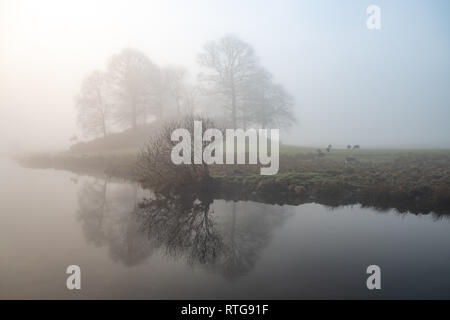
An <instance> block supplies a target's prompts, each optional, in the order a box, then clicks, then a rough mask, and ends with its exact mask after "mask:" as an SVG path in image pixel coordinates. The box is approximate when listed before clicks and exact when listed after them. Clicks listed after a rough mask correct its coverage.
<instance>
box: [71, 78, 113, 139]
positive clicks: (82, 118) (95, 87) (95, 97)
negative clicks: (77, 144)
mask: <svg viewBox="0 0 450 320" xmlns="http://www.w3.org/2000/svg"><path fill="white" fill-rule="evenodd" d="M75 105H76V108H77V110H78V119H77V121H78V125H79V126H80V127H81V129H82V131H83V133H84V134H85V135H94V136H97V135H99V134H102V135H103V136H106V135H107V132H108V130H107V125H108V122H109V120H110V115H111V114H110V112H111V110H110V109H111V106H110V102H109V100H108V87H107V82H106V77H105V74H104V73H103V72H101V71H93V72H92V73H90V74H89V75H88V76H87V77H86V78H85V79H84V80H83V82H82V84H81V90H80V93H79V94H78V95H77V96H76V97H75Z"/></svg>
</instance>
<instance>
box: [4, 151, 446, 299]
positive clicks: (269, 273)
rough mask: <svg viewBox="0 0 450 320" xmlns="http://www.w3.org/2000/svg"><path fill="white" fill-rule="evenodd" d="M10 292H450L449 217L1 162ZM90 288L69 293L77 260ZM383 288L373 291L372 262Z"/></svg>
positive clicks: (161, 295)
mask: <svg viewBox="0 0 450 320" xmlns="http://www.w3.org/2000/svg"><path fill="white" fill-rule="evenodd" d="M0 177H1V180H0V191H1V193H0V298H2V299H22V298H26V299H28V298H43V299H46V298H57V299H81V298H83V299H90V298H133V299H141V298H143V299H153V298H155V299H196V298H199V299H221V298H233V299H240V298H242V299H260V298H261V299H266V298H267V299H281V298H287V299H299V298H374V299H376V298H450V221H449V219H447V218H445V217H444V218H442V217H437V216H435V215H419V216H416V215H412V214H398V213H396V212H395V211H394V210H392V211H387V212H377V211H375V210H373V209H368V208H361V207H359V206H346V207H339V208H334V209H331V208H328V207H325V206H322V205H319V204H305V205H300V206H275V205H266V204H260V203H255V202H230V201H224V200H214V201H211V202H201V201H198V200H196V201H192V202H189V201H188V202H187V203H186V202H185V201H184V202H180V201H178V200H173V201H167V202H164V201H163V202H158V203H157V205H150V206H145V207H144V208H142V207H141V206H139V203H141V202H142V199H143V198H149V197H152V194H151V193H150V192H149V191H146V190H142V189H140V188H139V187H138V186H137V185H135V184H132V183H128V182H123V181H122V182H121V181H115V180H113V179H102V178H94V177H87V176H77V175H75V174H73V173H69V172H63V171H55V170H40V169H39V170H38V169H24V168H21V167H19V166H18V165H16V164H15V163H13V162H12V161H9V160H5V159H0ZM71 264H77V265H79V266H80V267H81V272H82V284H81V285H82V289H81V290H79V291H76V290H75V291H69V290H67V289H66V285H65V283H66V278H67V274H66V273H65V270H66V268H67V266H68V265H71ZM371 264H376V265H379V266H380V267H381V270H382V289H381V290H380V291H377V292H374V291H369V290H367V288H366V278H367V274H366V273H365V271H366V268H367V266H368V265H371Z"/></svg>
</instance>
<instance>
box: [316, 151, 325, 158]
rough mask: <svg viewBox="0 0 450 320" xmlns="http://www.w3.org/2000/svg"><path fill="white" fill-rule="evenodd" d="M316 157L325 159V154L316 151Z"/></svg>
mask: <svg viewBox="0 0 450 320" xmlns="http://www.w3.org/2000/svg"><path fill="white" fill-rule="evenodd" d="M317 156H318V157H319V158H321V157H325V153H323V152H322V150H320V149H317Z"/></svg>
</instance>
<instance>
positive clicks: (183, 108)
mask: <svg viewBox="0 0 450 320" xmlns="http://www.w3.org/2000/svg"><path fill="white" fill-rule="evenodd" d="M198 63H199V65H200V66H201V67H202V73H200V74H199V76H198V83H196V84H194V83H192V82H189V81H188V78H189V77H188V72H187V70H186V69H185V68H183V67H179V66H169V67H164V68H160V67H159V66H157V65H156V64H154V63H153V62H152V61H151V60H150V59H149V58H148V57H147V56H146V55H145V54H144V53H143V52H140V51H138V50H134V49H125V50H123V51H122V52H120V53H119V54H116V55H113V56H112V57H111V59H110V61H109V64H108V67H107V70H106V71H98V70H96V71H93V72H91V73H90V74H89V75H88V76H87V77H86V78H85V79H84V80H83V82H82V85H81V89H80V92H79V94H78V95H77V96H76V107H77V110H78V124H79V126H80V128H81V130H82V131H83V133H84V134H86V135H91V136H99V135H107V134H108V133H109V132H111V131H112V130H113V128H133V129H135V128H137V127H138V126H139V125H141V124H143V123H146V122H148V121H149V120H150V119H162V118H163V117H165V116H173V115H176V116H177V117H180V116H182V115H186V114H188V115H194V113H195V112H196V111H198V110H196V109H198V100H199V97H200V96H201V97H203V98H204V100H206V101H208V104H210V106H208V107H207V109H211V110H212V109H214V110H218V109H219V110H222V113H221V114H220V116H219V118H220V117H223V120H224V123H226V124H227V125H229V126H232V127H233V128H238V127H242V128H246V127H248V126H249V125H254V126H258V127H262V128H267V127H278V128H279V127H283V128H286V127H289V126H290V125H292V124H293V123H295V116H294V114H293V112H292V107H293V105H294V100H293V98H292V97H291V96H290V95H289V94H287V93H286V91H285V90H284V89H283V87H282V86H281V85H278V84H275V83H274V81H273V79H272V76H271V75H270V74H269V72H267V71H266V70H265V69H264V68H263V67H262V66H261V65H260V64H259V61H258V58H257V56H256V54H255V52H254V50H253V48H252V47H251V46H250V45H249V44H247V43H245V42H244V41H242V40H240V39H238V38H236V37H234V36H225V37H223V38H221V39H220V40H218V41H214V42H209V43H207V44H206V45H205V47H204V50H203V52H202V53H200V54H199V56H198ZM208 115H209V116H211V114H208ZM215 116H217V113H216V114H215Z"/></svg>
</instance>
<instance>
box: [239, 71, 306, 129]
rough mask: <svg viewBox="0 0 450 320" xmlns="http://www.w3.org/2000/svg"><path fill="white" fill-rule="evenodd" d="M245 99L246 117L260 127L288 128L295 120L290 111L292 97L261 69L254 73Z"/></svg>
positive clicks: (292, 103) (292, 101) (292, 102)
mask: <svg viewBox="0 0 450 320" xmlns="http://www.w3.org/2000/svg"><path fill="white" fill-rule="evenodd" d="M246 100H247V103H248V105H249V106H248V107H247V113H248V119H249V120H250V121H251V122H253V123H256V124H258V125H260V126H261V127H262V128H268V127H270V126H274V127H277V128H288V127H290V126H292V125H293V124H295V123H296V122H297V119H296V117H295V114H294V113H293V111H292V107H293V106H294V98H293V97H292V96H290V95H289V94H288V93H287V92H286V91H285V90H284V88H283V87H282V86H281V85H279V84H275V83H273V81H272V77H271V75H270V74H269V73H268V72H266V71H265V70H263V69H261V70H260V72H259V73H257V74H255V76H254V78H253V81H252V82H251V84H250V86H249V87H248V90H247V99H246Z"/></svg>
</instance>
